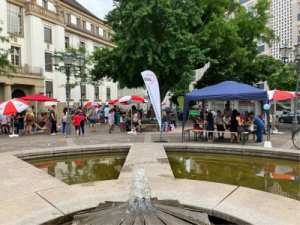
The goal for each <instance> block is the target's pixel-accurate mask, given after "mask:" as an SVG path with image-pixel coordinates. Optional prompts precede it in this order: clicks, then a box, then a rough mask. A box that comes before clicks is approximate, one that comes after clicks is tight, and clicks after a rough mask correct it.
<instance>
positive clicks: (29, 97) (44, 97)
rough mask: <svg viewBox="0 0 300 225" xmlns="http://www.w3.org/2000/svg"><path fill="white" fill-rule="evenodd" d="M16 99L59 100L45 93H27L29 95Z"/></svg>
mask: <svg viewBox="0 0 300 225" xmlns="http://www.w3.org/2000/svg"><path fill="white" fill-rule="evenodd" d="M18 99H23V100H27V101H39V102H59V101H57V100H55V99H53V98H49V97H47V96H45V95H40V94H35V95H29V96H25V97H21V98H18Z"/></svg>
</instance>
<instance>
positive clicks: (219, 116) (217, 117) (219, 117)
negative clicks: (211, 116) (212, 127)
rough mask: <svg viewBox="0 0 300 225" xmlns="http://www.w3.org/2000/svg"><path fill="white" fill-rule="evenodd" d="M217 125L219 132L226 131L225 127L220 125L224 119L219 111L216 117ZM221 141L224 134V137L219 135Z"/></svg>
mask: <svg viewBox="0 0 300 225" xmlns="http://www.w3.org/2000/svg"><path fill="white" fill-rule="evenodd" d="M215 123H216V124H217V130H218V131H223V132H224V131H225V129H224V126H223V125H221V124H220V123H223V117H222V116H221V111H220V110H218V111H217V116H216V117H215ZM218 136H219V139H224V133H222V136H221V135H220V133H218Z"/></svg>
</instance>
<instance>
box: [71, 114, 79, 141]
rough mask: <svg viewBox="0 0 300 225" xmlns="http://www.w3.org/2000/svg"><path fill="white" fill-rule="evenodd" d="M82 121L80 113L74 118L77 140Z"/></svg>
mask: <svg viewBox="0 0 300 225" xmlns="http://www.w3.org/2000/svg"><path fill="white" fill-rule="evenodd" d="M80 121H81V117H80V116H79V112H76V116H74V118H73V122H74V126H75V130H76V138H78V136H79V130H80Z"/></svg>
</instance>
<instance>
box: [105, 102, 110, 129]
mask: <svg viewBox="0 0 300 225" xmlns="http://www.w3.org/2000/svg"><path fill="white" fill-rule="evenodd" d="M109 114H110V109H109V108H108V105H107V106H106V108H105V109H104V116H105V123H106V124H109V119H108V115H109Z"/></svg>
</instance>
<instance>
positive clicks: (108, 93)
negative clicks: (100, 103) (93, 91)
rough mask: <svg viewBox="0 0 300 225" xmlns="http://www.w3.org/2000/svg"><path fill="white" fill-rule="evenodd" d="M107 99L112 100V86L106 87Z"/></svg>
mask: <svg viewBox="0 0 300 225" xmlns="http://www.w3.org/2000/svg"><path fill="white" fill-rule="evenodd" d="M106 100H110V87H106Z"/></svg>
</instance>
